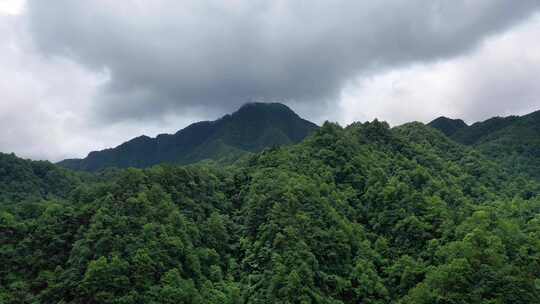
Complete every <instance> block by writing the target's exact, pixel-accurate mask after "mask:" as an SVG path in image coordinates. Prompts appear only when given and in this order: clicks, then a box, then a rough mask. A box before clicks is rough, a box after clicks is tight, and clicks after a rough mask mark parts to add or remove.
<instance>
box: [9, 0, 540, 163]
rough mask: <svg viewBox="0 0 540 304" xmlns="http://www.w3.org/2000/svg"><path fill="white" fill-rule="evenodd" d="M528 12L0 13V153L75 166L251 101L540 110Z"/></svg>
mask: <svg viewBox="0 0 540 304" xmlns="http://www.w3.org/2000/svg"><path fill="white" fill-rule="evenodd" d="M539 76H540V1H538V0H520V1H508V0H455V1H446V0H416V1H411V0H385V1H381V0H365V1H356V0H334V1H327V0H298V1H290V0H289V1H286V0H271V1H270V0H183V1H175V0H153V1H143V0H122V1H110V0H93V1H73V0H55V1H43V0H26V1H25V0H0V129H1V130H2V132H1V133H0V151H2V152H15V153H16V154H18V155H20V156H23V157H29V158H34V159H48V160H51V161H57V160H61V159H63V158H67V157H82V156H85V155H86V154H87V153H88V152H89V151H91V150H98V149H103V148H106V147H111V146H116V145H118V144H120V143H121V142H123V141H125V140H127V139H129V138H132V137H135V136H138V135H141V134H146V135H150V136H154V135H157V134H159V133H171V132H175V131H176V130H178V129H181V128H183V127H185V126H186V125H188V124H189V123H191V122H194V121H198V120H203V119H215V118H218V117H220V116H221V115H223V114H225V113H228V112H231V111H233V110H235V109H236V108H237V107H239V106H240V105H241V104H243V103H245V102H249V101H280V102H284V103H286V104H288V105H290V106H291V107H292V108H293V109H294V110H296V111H297V112H298V113H300V114H301V115H302V116H304V117H305V118H307V119H311V120H313V121H315V122H317V123H320V122H322V121H324V120H332V121H337V122H339V123H341V124H343V125H345V124H348V123H350V122H352V121H366V120H372V119H374V118H379V119H382V120H386V121H388V122H390V123H391V124H393V125H396V124H400V123H404V122H407V121H412V120H419V121H423V122H428V121H430V120H431V119H433V118H435V117H437V116H440V115H445V116H450V117H456V118H458V117H459V118H463V119H464V120H466V121H467V122H469V123H470V122H474V121H477V120H482V119H486V118H489V117H491V116H495V115H510V114H524V113H527V112H530V111H533V110H537V109H540V85H539V84H538V83H539V78H540V77H539Z"/></svg>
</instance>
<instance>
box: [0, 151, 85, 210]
mask: <svg viewBox="0 0 540 304" xmlns="http://www.w3.org/2000/svg"><path fill="white" fill-rule="evenodd" d="M79 177H80V176H76V175H75V174H73V173H70V172H68V171H67V170H65V169H62V168H60V167H58V166H55V165H53V164H51V163H49V162H46V161H30V160H25V159H21V158H18V157H17V156H15V155H14V154H4V153H0V205H1V204H8V203H17V202H20V201H39V200H41V199H47V198H63V197H66V196H67V195H68V194H69V192H70V191H71V190H73V188H75V186H76V185H77V184H78V183H79V182H80V178H79Z"/></svg>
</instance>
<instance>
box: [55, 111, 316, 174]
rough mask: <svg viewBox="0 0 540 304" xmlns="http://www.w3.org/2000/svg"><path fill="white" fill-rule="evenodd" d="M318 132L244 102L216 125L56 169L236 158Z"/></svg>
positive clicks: (135, 142) (293, 117)
mask: <svg viewBox="0 0 540 304" xmlns="http://www.w3.org/2000/svg"><path fill="white" fill-rule="evenodd" d="M317 128H318V126H317V125H316V124H314V123H311V122H309V121H307V120H304V119H302V118H300V116H298V115H297V114H296V113H294V112H293V111H292V110H291V109H290V108H288V107H287V106H285V105H283V104H280V103H248V104H245V105H244V106H242V107H241V108H240V109H239V110H238V111H236V112H234V113H232V114H231V115H225V116H224V117H222V118H220V119H218V120H215V121H202V122H198V123H194V124H192V125H190V126H188V127H186V128H184V129H182V130H180V131H178V132H176V133H175V134H161V135H158V136H157V137H156V138H150V137H148V136H140V137H137V138H134V139H132V140H130V141H128V142H125V143H123V144H121V145H119V146H117V147H115V148H112V149H107V150H103V151H95V152H91V153H89V154H88V156H87V157H86V158H84V159H67V160H64V161H61V162H59V165H61V166H64V167H66V168H71V169H76V170H88V171H96V170H99V169H103V168H106V167H117V168H126V167H138V168H144V167H149V166H152V165H156V164H159V163H175V164H189V163H195V162H197V161H201V160H204V159H213V160H223V159H229V160H231V159H236V158H238V157H240V156H242V155H245V154H246V153H250V152H258V151H261V150H262V149H264V148H268V147H273V146H279V145H288V144H293V143H298V142H300V141H301V140H302V139H304V138H305V137H306V136H307V135H309V134H310V133H312V132H313V131H315V130H316V129H317Z"/></svg>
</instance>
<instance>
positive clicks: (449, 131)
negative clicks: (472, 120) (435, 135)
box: [428, 116, 467, 136]
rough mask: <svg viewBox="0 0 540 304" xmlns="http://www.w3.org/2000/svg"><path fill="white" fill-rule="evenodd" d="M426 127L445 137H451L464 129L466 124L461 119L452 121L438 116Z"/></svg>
mask: <svg viewBox="0 0 540 304" xmlns="http://www.w3.org/2000/svg"><path fill="white" fill-rule="evenodd" d="M428 126H430V127H432V128H435V129H437V130H439V131H441V132H442V133H444V134H445V135H446V136H452V135H453V134H454V133H456V132H457V131H459V130H461V129H463V128H466V127H467V124H466V123H465V122H464V121H463V120H461V119H452V118H448V117H445V116H440V117H438V118H436V119H435V120H433V121H432V122H430V123H429V124H428Z"/></svg>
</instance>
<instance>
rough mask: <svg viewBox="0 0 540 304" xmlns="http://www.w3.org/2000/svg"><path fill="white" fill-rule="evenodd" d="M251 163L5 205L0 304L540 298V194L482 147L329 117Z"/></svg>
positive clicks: (166, 171)
mask: <svg viewBox="0 0 540 304" xmlns="http://www.w3.org/2000/svg"><path fill="white" fill-rule="evenodd" d="M142 141H144V139H143V140H142ZM247 158H248V161H245V162H238V163H235V164H233V165H230V166H226V167H222V166H215V165H214V164H209V163H199V164H196V165H193V166H154V167H151V168H146V169H133V168H130V169H126V170H116V171H115V172H117V174H113V175H111V176H110V177H109V178H108V179H106V180H102V181H99V182H89V183H85V184H84V185H82V186H81V187H78V188H77V189H76V190H74V191H73V193H72V194H71V195H69V199H68V200H67V201H56V200H54V199H53V200H50V201H47V202H46V203H45V204H44V205H43V207H42V208H39V209H38V210H35V211H34V212H31V213H28V212H25V211H24V210H27V209H28V207H27V206H26V205H25V204H24V203H20V204H17V206H18V207H20V208H21V209H23V210H22V211H21V210H19V209H18V208H12V209H10V210H7V211H4V210H2V206H1V205H0V258H1V260H2V263H3V264H2V266H3V267H0V303H6V304H15V303H105V304H108V303H110V304H114V303H208V304H217V303H220V304H221V303H245V304H261V303H328V304H330V303H335V304H338V303H340V304H353V303H373V304H390V303H401V304H431V303H474V304H476V303H478V304H480V303H538V299H539V298H540V289H539V288H538V286H539V279H538V278H539V277H540V263H539V262H538V257H539V256H540V242H539V241H538V240H539V237H540V216H539V215H538V214H540V197H539V196H538V195H539V193H540V191H539V189H540V186H539V184H538V183H536V182H534V181H533V180H528V179H525V178H524V177H520V176H516V175H514V174H513V173H512V172H508V171H507V170H505V168H504V167H502V166H500V165H499V164H497V163H496V162H494V161H492V160H490V159H489V158H488V157H486V156H485V155H484V154H482V153H479V152H478V151H476V150H475V149H474V148H471V147H467V146H464V145H461V144H459V143H457V142H455V141H453V140H451V139H450V138H448V137H446V136H445V135H443V134H442V133H441V132H438V131H436V130H435V129H433V128H430V127H427V126H425V125H423V124H421V123H409V124H406V125H403V126H400V127H396V128H390V127H389V126H388V124H386V123H384V122H378V121H374V122H370V123H354V124H352V125H350V126H348V127H345V128H343V127H341V126H339V125H337V124H333V123H325V124H324V125H323V126H321V128H319V129H318V130H316V131H315V132H314V133H313V134H312V135H311V136H309V137H307V138H306V139H305V140H303V141H302V142H300V143H299V144H295V145H287V146H281V147H277V148H273V149H265V150H263V151H262V152H259V153H253V154H251V155H249V156H248V157H247Z"/></svg>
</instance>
